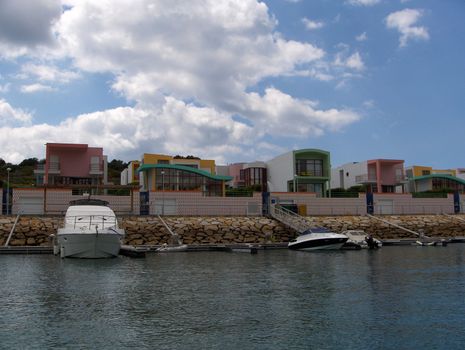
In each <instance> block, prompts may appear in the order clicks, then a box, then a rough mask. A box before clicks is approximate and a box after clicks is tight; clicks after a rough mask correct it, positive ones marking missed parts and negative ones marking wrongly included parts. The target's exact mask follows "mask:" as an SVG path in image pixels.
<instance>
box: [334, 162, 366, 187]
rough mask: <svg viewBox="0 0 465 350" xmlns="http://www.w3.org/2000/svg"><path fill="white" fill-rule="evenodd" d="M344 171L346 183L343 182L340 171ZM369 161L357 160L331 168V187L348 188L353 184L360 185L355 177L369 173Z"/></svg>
mask: <svg viewBox="0 0 465 350" xmlns="http://www.w3.org/2000/svg"><path fill="white" fill-rule="evenodd" d="M341 170H342V171H343V175H344V183H343V184H341V179H340V171H341ZM367 173H368V169H367V162H366V161H364V162H355V163H347V164H344V165H341V166H339V167H337V168H334V169H331V188H344V189H348V188H350V187H352V186H357V185H360V184H358V183H357V182H356V181H355V177H356V176H359V175H363V174H367Z"/></svg>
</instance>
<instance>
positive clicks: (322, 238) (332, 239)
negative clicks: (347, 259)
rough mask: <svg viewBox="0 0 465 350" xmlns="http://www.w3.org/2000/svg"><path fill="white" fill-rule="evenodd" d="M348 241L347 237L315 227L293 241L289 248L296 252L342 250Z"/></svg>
mask: <svg viewBox="0 0 465 350" xmlns="http://www.w3.org/2000/svg"><path fill="white" fill-rule="evenodd" d="M347 240H348V237H347V236H346V235H343V234H340V233H335V232H331V231H329V230H328V229H326V228H324V227H313V228H310V229H308V230H306V231H304V232H303V233H302V234H301V235H300V236H298V237H297V238H295V239H293V240H291V241H290V242H289V244H288V248H289V249H294V250H321V249H341V247H342V246H343V245H344V243H345V242H346V241H347Z"/></svg>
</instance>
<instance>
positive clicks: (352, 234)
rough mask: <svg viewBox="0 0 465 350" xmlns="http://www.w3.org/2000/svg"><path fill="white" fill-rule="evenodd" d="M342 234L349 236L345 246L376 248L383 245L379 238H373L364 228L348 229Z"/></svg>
mask: <svg viewBox="0 0 465 350" xmlns="http://www.w3.org/2000/svg"><path fill="white" fill-rule="evenodd" d="M342 234H343V235H346V236H347V237H349V239H348V240H347V242H346V244H345V245H344V246H348V247H351V246H358V247H360V248H369V249H376V248H379V247H381V246H382V245H383V243H382V242H381V241H380V240H379V239H377V238H373V237H372V236H371V235H369V234H368V233H366V232H365V231H363V230H347V231H343V232H342ZM370 238H371V239H370ZM343 248H344V247H343ZM360 248H359V249H360Z"/></svg>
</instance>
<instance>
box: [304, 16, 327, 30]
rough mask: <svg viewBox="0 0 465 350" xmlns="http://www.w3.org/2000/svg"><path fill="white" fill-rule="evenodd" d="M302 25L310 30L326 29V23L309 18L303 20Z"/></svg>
mask: <svg viewBox="0 0 465 350" xmlns="http://www.w3.org/2000/svg"><path fill="white" fill-rule="evenodd" d="M302 23H303V24H304V25H305V28H307V29H308V30H315V29H320V28H322V27H324V25H325V23H324V22H321V21H313V20H311V19H308V18H302Z"/></svg>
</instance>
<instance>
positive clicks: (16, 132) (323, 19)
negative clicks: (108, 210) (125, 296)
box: [0, 0, 465, 169]
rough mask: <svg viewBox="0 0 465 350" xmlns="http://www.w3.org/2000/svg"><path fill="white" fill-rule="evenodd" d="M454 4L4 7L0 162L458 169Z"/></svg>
mask: <svg viewBox="0 0 465 350" xmlns="http://www.w3.org/2000/svg"><path fill="white" fill-rule="evenodd" d="M464 19H465V1H463V0H265V1H257V0H236V1H232V0H191V1H185V0H99V1H94V0H35V1H28V0H0V158H3V159H4V160H6V161H8V162H12V163H19V162H20V161H21V160H23V159H25V158H30V157H37V158H39V159H41V158H44V155H45V146H44V145H45V143H47V142H70V143H87V144H89V145H90V146H94V147H103V149H104V153H105V154H106V155H108V157H109V159H110V160H111V159H122V160H125V161H129V160H132V159H140V158H141V155H142V154H143V153H163V154H171V155H176V154H179V155H195V156H199V157H201V158H206V159H215V160H216V162H217V164H227V163H234V162H249V161H255V160H263V161H266V160H269V159H271V158H273V157H275V156H277V155H280V154H282V153H285V152H288V151H290V150H293V149H302V148H317V149H323V150H326V151H329V152H330V153H331V163H332V165H333V166H338V165H341V164H345V163H348V162H355V161H364V160H367V159H377V158H387V159H403V160H405V165H406V166H410V165H427V166H433V167H434V168H437V169H442V168H444V169H445V168H458V167H465V155H464V150H465V132H464V131H465V118H464V113H465V41H464V39H463V38H465V20H464Z"/></svg>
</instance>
